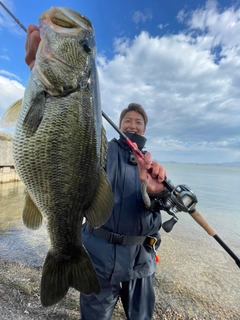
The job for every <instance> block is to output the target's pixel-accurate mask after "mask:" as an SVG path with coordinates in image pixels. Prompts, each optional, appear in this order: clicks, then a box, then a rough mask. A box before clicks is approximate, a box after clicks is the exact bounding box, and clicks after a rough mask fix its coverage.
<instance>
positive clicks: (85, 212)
mask: <svg viewBox="0 0 240 320" xmlns="http://www.w3.org/2000/svg"><path fill="white" fill-rule="evenodd" d="M49 16H50V18H49ZM40 21H43V25H44V24H47V28H46V25H44V26H42V29H43V31H42V41H41V44H40V47H39V49H38V53H37V58H36V63H35V66H34V68H33V70H32V72H31V76H30V79H29V82H28V86H27V88H26V91H25V94H24V99H23V102H22V107H21V111H20V116H19V119H18V123H17V127H16V132H15V136H14V141H13V152H14V159H15V165H16V169H17V172H18V174H19V176H20V178H21V180H22V181H23V182H24V183H25V185H26V188H27V191H28V193H29V194H28V196H27V198H26V205H25V208H24V212H23V221H24V223H25V225H26V226H28V227H30V228H38V227H39V225H40V224H41V220H42V215H43V217H44V218H46V223H47V228H48V232H49V236H50V240H51V248H50V250H49V252H48V254H47V257H46V260H45V263H44V266H43V274H42V281H41V301H42V304H43V305H44V306H49V305H52V304H54V303H56V302H58V301H59V300H61V299H62V298H63V297H64V296H65V294H66V293H67V291H68V289H69V287H70V286H71V287H74V288H75V289H77V290H79V291H81V292H83V293H85V294H91V293H98V292H99V282H98V278H97V275H96V272H95V270H94V267H93V265H92V262H91V260H90V258H89V256H88V254H87V252H86V250H85V248H84V247H83V245H82V243H81V226H82V222H83V218H84V217H86V218H87V219H88V220H89V221H90V222H91V224H92V225H93V226H94V227H99V226H101V225H102V224H103V223H104V222H105V221H106V220H107V219H108V217H109V215H110V214H111V211H112V205H113V196H112V192H111V187H110V184H109V182H108V180H107V177H106V174H105V171H104V166H105V157H106V150H107V139H106V136H105V131H104V129H103V127H102V122H101V106H100V98H99V92H98V91H99V89H98V78H97V72H96V64H95V43H94V39H93V30H92V26H91V24H90V22H89V21H88V20H87V19H85V18H84V17H83V16H82V15H79V14H77V13H75V12H73V11H71V10H69V9H64V8H51V9H50V10H48V11H47V12H46V13H45V14H44V15H43V16H42V17H41V18H40ZM66 23H67V27H66ZM40 29H41V25H40ZM70 29H71V30H70ZM72 29H74V30H72Z"/></svg>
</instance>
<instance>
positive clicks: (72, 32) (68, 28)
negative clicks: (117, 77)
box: [35, 7, 94, 96]
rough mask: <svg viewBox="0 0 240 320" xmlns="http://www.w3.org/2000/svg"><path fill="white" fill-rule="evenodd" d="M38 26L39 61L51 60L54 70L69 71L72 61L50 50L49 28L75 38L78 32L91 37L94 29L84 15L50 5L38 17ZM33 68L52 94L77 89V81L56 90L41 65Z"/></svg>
mask: <svg viewBox="0 0 240 320" xmlns="http://www.w3.org/2000/svg"><path fill="white" fill-rule="evenodd" d="M39 28H40V37H41V42H40V44H39V50H38V53H37V55H40V56H42V57H43V58H42V60H41V61H52V63H51V64H52V65H54V69H55V70H56V69H57V68H58V66H59V68H60V69H65V70H69V72H71V70H74V69H75V68H76V66H75V65H73V62H72V61H70V60H68V59H65V58H64V57H63V56H62V55H58V54H56V51H55V53H54V51H52V50H51V47H49V45H48V41H49V40H48V37H47V36H46V34H47V32H48V30H49V29H52V30H53V31H54V32H55V33H57V34H58V35H60V36H62V37H63V38H64V37H71V38H75V37H76V38H77V37H78V36H79V32H83V34H90V35H91V37H92V38H93V37H94V29H93V26H92V23H91V22H90V20H88V18H86V17H85V16H84V15H82V14H80V13H78V12H76V11H73V10H71V9H68V8H64V7H51V8H50V9H48V10H47V11H45V12H43V13H42V14H41V16H40V18H39ZM35 70H36V73H37V75H38V78H39V80H40V81H41V83H42V84H43V85H44V87H45V88H46V89H47V91H48V92H49V93H51V94H52V95H54V96H58V95H61V96H65V95H67V94H69V93H72V92H75V91H77V90H78V89H79V83H74V85H73V86H70V87H69V88H67V89H66V88H65V89H64V88H61V90H60V91H58V90H57V91H56V90H55V88H54V85H53V84H51V80H50V78H49V77H48V76H46V72H45V70H44V69H43V68H42V67H41V65H37V64H36V68H35ZM83 75H84V74H83Z"/></svg>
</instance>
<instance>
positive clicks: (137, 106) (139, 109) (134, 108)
mask: <svg viewBox="0 0 240 320" xmlns="http://www.w3.org/2000/svg"><path fill="white" fill-rule="evenodd" d="M130 111H136V112H138V113H140V114H141V116H142V117H143V120H144V125H145V128H146V126H147V123H148V116H147V114H146V112H145V110H144V109H143V107H142V106H141V105H140V104H138V103H130V104H129V105H128V106H127V108H125V109H123V111H122V112H121V114H120V119H119V127H120V126H121V122H122V119H123V118H124V117H125V115H126V113H128V112H130Z"/></svg>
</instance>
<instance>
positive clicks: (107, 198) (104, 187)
mask: <svg viewBox="0 0 240 320" xmlns="http://www.w3.org/2000/svg"><path fill="white" fill-rule="evenodd" d="M112 209H113V193H112V188H111V185H110V182H109V181H108V178H107V175H106V172H105V171H104V170H103V169H102V170H101V175H100V181H99V186H98V189H97V191H96V193H95V195H94V198H93V200H92V203H91V206H90V208H89V209H88V211H87V212H86V218H87V219H88V221H89V222H90V223H91V225H92V227H93V228H97V227H100V226H101V225H103V224H104V223H105V222H106V221H107V220H108V218H109V216H110V214H111V213H112Z"/></svg>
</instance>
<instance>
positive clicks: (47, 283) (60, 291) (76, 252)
mask: <svg viewBox="0 0 240 320" xmlns="http://www.w3.org/2000/svg"><path fill="white" fill-rule="evenodd" d="M70 252H71V253H72V255H71V256H66V254H64V255H63V256H62V258H61V254H60V253H58V254H56V253H54V252H53V251H49V252H48V254H47V257H46V260H45V263H44V265H43V273H42V280H41V303H42V305H43V306H44V307H48V306H51V305H53V304H55V303H57V302H59V301H60V300H61V299H62V298H63V297H64V296H65V295H66V294H67V292H68V289H69V287H73V288H75V289H76V290H78V291H80V292H83V293H84V294H92V293H96V294H98V293H99V292H100V285H99V281H98V277H97V274H96V271H95V269H94V266H93V264H92V261H91V259H90V257H89V255H88V253H87V252H86V250H85V249H84V247H83V246H80V245H78V246H77V245H76V246H75V247H71V248H70Z"/></svg>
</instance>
